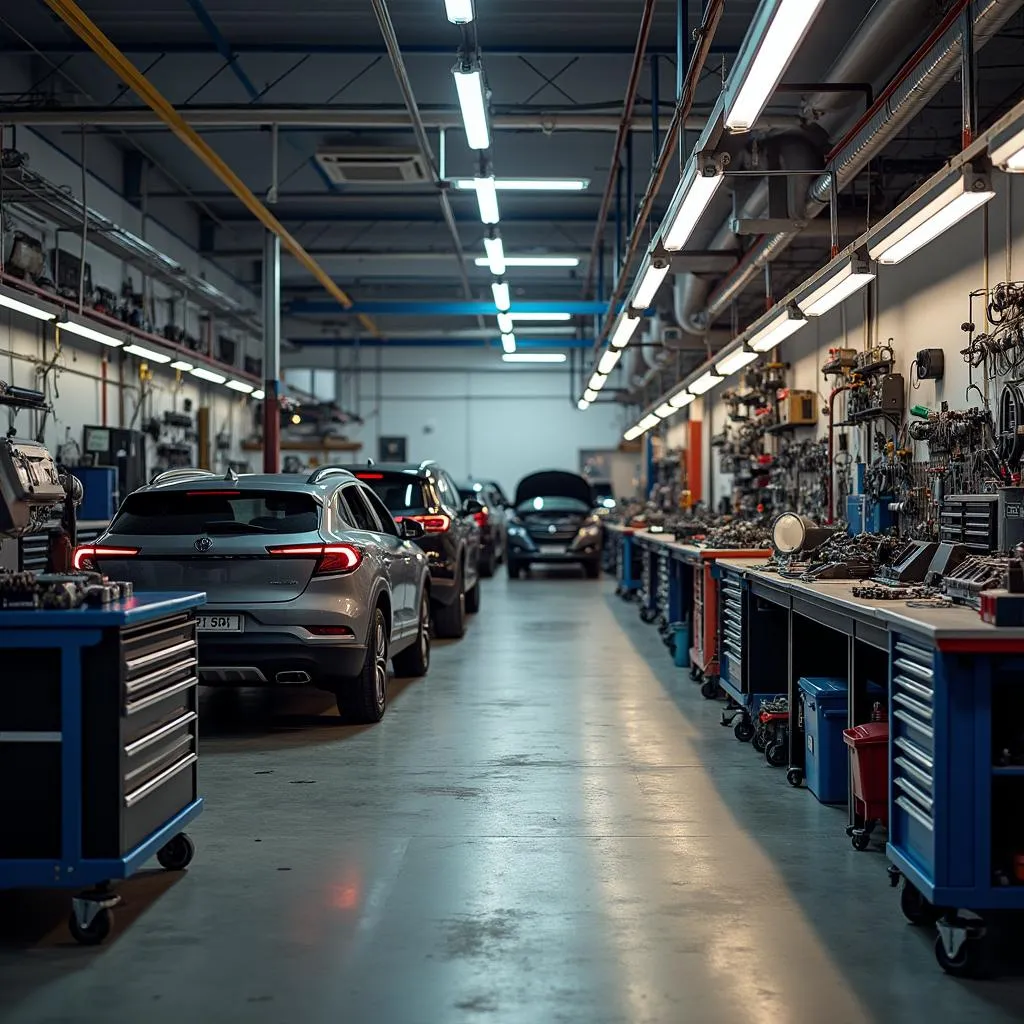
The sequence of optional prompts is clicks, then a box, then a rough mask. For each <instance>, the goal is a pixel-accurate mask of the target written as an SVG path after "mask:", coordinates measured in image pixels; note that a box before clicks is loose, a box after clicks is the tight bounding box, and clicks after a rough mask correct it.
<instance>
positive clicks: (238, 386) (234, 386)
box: [226, 380, 254, 395]
mask: <svg viewBox="0 0 1024 1024" xmlns="http://www.w3.org/2000/svg"><path fill="white" fill-rule="evenodd" d="M226 386H227V387H229V388H231V390H232V391H241V392H242V394H243V395H251V394H252V393H253V390H254V388H253V386H252V385H251V384H246V383H245V381H244V380H229V381H228V382H227V385H226Z"/></svg>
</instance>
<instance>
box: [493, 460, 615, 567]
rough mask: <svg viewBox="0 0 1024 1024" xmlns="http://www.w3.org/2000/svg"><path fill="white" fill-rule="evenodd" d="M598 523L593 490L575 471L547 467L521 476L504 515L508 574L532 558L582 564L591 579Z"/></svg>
mask: <svg viewBox="0 0 1024 1024" xmlns="http://www.w3.org/2000/svg"><path fill="white" fill-rule="evenodd" d="M601 535H602V530H601V523H600V520H599V519H598V517H597V516H596V515H595V513H594V495H593V491H592V489H591V487H590V484H589V483H588V481H587V480H586V478H585V477H582V476H580V475H579V474H578V473H568V472H566V471H564V470H558V469H548V470H544V471H542V472H539V473H531V474H530V475H529V476H526V477H523V479H522V480H520V481H519V485H518V486H517V487H516V496H515V501H514V508H513V511H512V515H511V517H510V518H509V521H508V556H507V564H508V574H509V576H510V577H511V578H512V579H516V578H517V577H518V576H519V575H520V573H522V572H523V571H524V570H526V569H529V567H530V565H531V564H532V563H534V562H542V563H547V564H555V565H562V564H577V565H582V566H583V570H584V572H585V573H586V575H587V576H588V577H589V578H591V579H595V578H596V577H597V576H598V574H599V573H600V566H601Z"/></svg>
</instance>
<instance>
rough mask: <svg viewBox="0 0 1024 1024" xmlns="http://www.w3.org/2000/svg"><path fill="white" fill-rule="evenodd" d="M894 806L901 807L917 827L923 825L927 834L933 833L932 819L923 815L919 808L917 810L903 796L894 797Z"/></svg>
mask: <svg viewBox="0 0 1024 1024" xmlns="http://www.w3.org/2000/svg"><path fill="white" fill-rule="evenodd" d="M896 805H897V806H898V807H902V808H903V810H905V811H906V812H907V814H909V815H910V816H911V817H912V818H913V819H914V820H915V821H916V822H917V823H918V824H919V825H923V826H924V827H925V828H926V829H928V831H929V832H934V831H935V826H934V825H933V824H932V819H931V817H930V816H929V815H927V814H925V813H924V811H922V810H921V809H920V808H918V807H917V806H916V805H915V804H914V803H913V802H911V801H910V800H908V799H907V798H906V797H905V796H898V797H896Z"/></svg>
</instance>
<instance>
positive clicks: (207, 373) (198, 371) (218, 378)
mask: <svg viewBox="0 0 1024 1024" xmlns="http://www.w3.org/2000/svg"><path fill="white" fill-rule="evenodd" d="M189 372H190V373H191V374H192V376H193V377H198V378H199V379H200V380H208V381H209V382H210V383H211V384H223V383H224V381H226V380H227V377H225V376H224V375H223V374H222V373H214V372H213V370H208V369H207V368H206V367H205V366H197V367H195V369H193V370H190V371H189Z"/></svg>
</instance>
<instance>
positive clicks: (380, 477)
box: [356, 473, 384, 480]
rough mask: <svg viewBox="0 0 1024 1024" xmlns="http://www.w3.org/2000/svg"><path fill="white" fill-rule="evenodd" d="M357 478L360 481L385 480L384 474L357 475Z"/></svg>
mask: <svg viewBox="0 0 1024 1024" xmlns="http://www.w3.org/2000/svg"><path fill="white" fill-rule="evenodd" d="M356 477H357V478H358V479H360V480H383V479H384V474H383V473H356Z"/></svg>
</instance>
